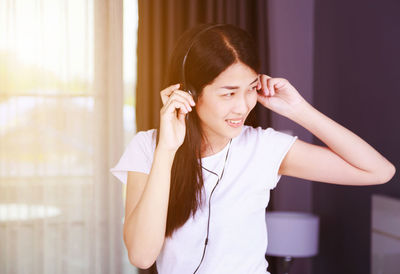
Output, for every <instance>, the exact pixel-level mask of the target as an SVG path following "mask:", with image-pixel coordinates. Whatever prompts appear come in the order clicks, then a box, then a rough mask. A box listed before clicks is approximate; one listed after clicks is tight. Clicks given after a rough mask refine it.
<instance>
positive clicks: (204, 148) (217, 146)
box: [201, 138, 231, 157]
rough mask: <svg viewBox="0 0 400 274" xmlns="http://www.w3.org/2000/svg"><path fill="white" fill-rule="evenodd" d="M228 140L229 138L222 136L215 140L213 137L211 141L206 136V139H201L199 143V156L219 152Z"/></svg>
mask: <svg viewBox="0 0 400 274" xmlns="http://www.w3.org/2000/svg"><path fill="white" fill-rule="evenodd" d="M230 140H231V139H229V138H223V139H217V140H215V139H214V140H213V141H211V140H210V139H209V138H208V140H205V141H203V143H202V145H201V157H207V156H211V155H214V154H216V153H218V152H220V151H221V150H223V149H224V147H225V146H226V145H228V143H229V141H230Z"/></svg>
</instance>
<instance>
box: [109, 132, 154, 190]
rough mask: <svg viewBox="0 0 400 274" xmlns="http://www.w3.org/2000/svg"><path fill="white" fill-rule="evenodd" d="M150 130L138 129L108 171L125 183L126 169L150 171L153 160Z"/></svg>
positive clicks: (147, 172) (126, 177)
mask: <svg viewBox="0 0 400 274" xmlns="http://www.w3.org/2000/svg"><path fill="white" fill-rule="evenodd" d="M152 133H153V132H152V131H151V130H149V131H139V132H138V133H136V135H135V136H134V137H133V138H132V140H131V141H130V142H129V144H128V146H127V147H126V149H125V151H124V152H123V154H122V156H121V158H120V159H119V161H118V163H117V165H116V166H114V167H113V168H111V169H110V172H111V173H112V174H113V175H114V176H115V177H117V178H118V179H119V180H120V181H121V182H122V183H124V184H126V183H127V179H128V171H137V172H143V173H146V174H149V173H150V169H151V165H152V162H153V154H154V153H153V148H152V147H153V142H152V137H153V136H152Z"/></svg>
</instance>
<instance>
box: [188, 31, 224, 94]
mask: <svg viewBox="0 0 400 274" xmlns="http://www.w3.org/2000/svg"><path fill="white" fill-rule="evenodd" d="M224 25H226V24H215V25H212V26H209V27H207V28H205V29H203V30H201V31H199V32H198V33H196V35H195V36H193V38H192V43H191V44H190V46H189V48H188V50H187V51H186V54H185V56H184V57H183V62H182V82H183V86H184V88H185V90H186V89H187V85H186V75H185V66H186V58H187V56H188V54H189V52H190V49H191V48H192V46H193V45H194V42H195V41H196V38H197V37H198V36H200V35H201V34H202V33H205V32H206V31H208V30H210V29H212V28H215V27H220V26H224ZM187 92H189V94H190V95H193V94H192V92H191V91H190V90H187Z"/></svg>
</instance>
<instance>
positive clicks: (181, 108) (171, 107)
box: [165, 100, 188, 115]
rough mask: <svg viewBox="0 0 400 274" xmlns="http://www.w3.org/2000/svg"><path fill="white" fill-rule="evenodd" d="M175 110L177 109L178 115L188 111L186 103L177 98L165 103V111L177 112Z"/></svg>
mask: <svg viewBox="0 0 400 274" xmlns="http://www.w3.org/2000/svg"><path fill="white" fill-rule="evenodd" d="M177 109H178V110H177ZM175 111H177V113H178V115H179V114H186V113H188V111H187V109H186V106H185V104H184V103H182V102H179V101H177V100H171V101H169V102H168V103H167V104H166V105H165V112H166V113H175Z"/></svg>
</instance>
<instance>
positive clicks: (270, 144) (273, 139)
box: [237, 126, 298, 152]
mask: <svg viewBox="0 0 400 274" xmlns="http://www.w3.org/2000/svg"><path fill="white" fill-rule="evenodd" d="M297 138H298V137H297V136H293V135H292V134H291V132H290V131H281V130H276V129H274V128H272V127H268V128H265V129H264V128H262V127H252V126H245V127H244V128H243V131H242V133H241V135H240V136H239V138H238V141H237V142H238V143H240V144H243V146H246V147H249V145H250V144H253V145H254V146H255V147H256V148H257V149H260V150H263V151H264V152H265V151H273V152H276V151H278V150H281V149H283V150H286V149H287V148H288V147H290V146H291V145H292V144H293V143H294V141H295V140H296V139H297Z"/></svg>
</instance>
